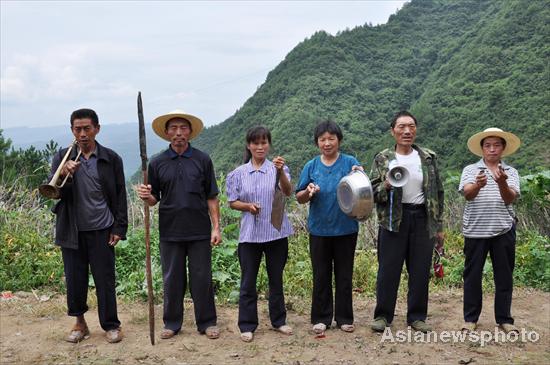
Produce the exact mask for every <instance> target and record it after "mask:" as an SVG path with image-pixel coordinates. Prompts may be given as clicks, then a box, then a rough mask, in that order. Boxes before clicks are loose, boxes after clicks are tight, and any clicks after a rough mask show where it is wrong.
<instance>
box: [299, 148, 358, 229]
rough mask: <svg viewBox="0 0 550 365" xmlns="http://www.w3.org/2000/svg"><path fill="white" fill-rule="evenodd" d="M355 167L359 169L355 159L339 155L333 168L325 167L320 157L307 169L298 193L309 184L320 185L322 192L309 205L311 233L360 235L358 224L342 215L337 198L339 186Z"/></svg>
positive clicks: (301, 176)
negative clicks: (357, 233) (358, 233)
mask: <svg viewBox="0 0 550 365" xmlns="http://www.w3.org/2000/svg"><path fill="white" fill-rule="evenodd" d="M353 165H357V166H359V165H360V164H359V162H358V161H357V159H356V158H355V157H353V156H350V155H346V154H344V153H340V156H338V159H337V160H336V161H335V162H334V163H333V164H332V165H331V166H326V165H325V164H323V162H321V156H317V157H315V158H314V159H312V160H310V161H308V162H307V163H306V165H305V166H304V169H303V170H302V174H301V175H300V181H299V182H298V186H296V192H298V191H301V190H304V189H305V188H306V187H307V186H308V184H309V183H314V184H316V185H319V187H320V189H321V190H320V191H319V192H318V193H317V194H315V195H314V196H313V198H312V199H311V201H310V203H309V217H308V220H307V223H308V228H309V233H311V234H313V235H315V236H344V235H348V234H352V233H356V232H357V231H359V224H358V223H357V221H355V220H354V219H352V218H350V217H348V216H347V215H346V214H344V212H342V210H341V209H340V206H339V205H338V200H337V198H336V188H337V187H338V183H339V182H340V180H341V179H342V178H343V177H344V176H346V175H347V174H349V173H350V172H351V168H352V166H353Z"/></svg>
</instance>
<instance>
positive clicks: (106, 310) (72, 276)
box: [52, 109, 128, 343]
mask: <svg viewBox="0 0 550 365" xmlns="http://www.w3.org/2000/svg"><path fill="white" fill-rule="evenodd" d="M99 129H100V125H99V120H98V117H97V114H96V112H95V111H93V110H91V109H79V110H76V111H74V112H73V113H72V114H71V131H72V133H73V135H74V137H75V139H76V141H77V143H78V149H79V150H80V152H81V155H80V156H79V157H78V158H76V156H77V151H76V149H73V150H72V151H71V152H70V154H71V156H70V159H69V160H67V162H65V164H64V165H63V166H62V167H61V172H60V178H61V179H64V178H65V177H67V176H69V177H71V176H72V179H70V178H69V179H68V180H67V182H66V184H65V185H63V187H61V188H60V200H59V202H58V203H57V204H56V205H55V206H54V208H53V212H54V213H55V214H56V226H55V243H56V244H57V245H59V246H61V252H62V255H63V264H64V268H65V280H66V284H67V307H68V314H69V316H74V317H76V323H75V325H74V327H73V329H72V330H71V333H70V334H69V336H68V337H67V338H66V340H67V341H69V342H74V343H76V342H79V341H81V340H83V339H85V338H87V336H88V335H89V334H90V331H89V329H88V325H87V324H86V320H85V319H84V313H86V311H87V310H88V305H87V303H86V302H87V295H88V272H89V271H88V267H90V268H91V270H92V276H93V278H94V283H95V287H96V293H97V306H98V314H99V323H100V325H101V328H103V330H105V336H106V338H107V341H108V342H111V343H114V342H120V341H121V340H122V332H121V328H120V321H119V320H118V316H117V303H116V291H115V250H114V246H115V245H116V244H117V242H118V241H119V240H121V239H126V238H125V236H126V230H127V228H128V216H127V203H126V183H125V180H124V172H123V171H124V169H123V165H122V159H121V158H120V156H119V155H118V154H116V152H114V151H113V150H111V149H109V148H107V147H104V146H102V145H100V144H99V143H98V142H97V141H96V140H95V137H96V135H97V134H98V133H99ZM66 152H67V149H62V150H60V151H59V152H58V153H57V154H56V155H55V156H54V158H53V162H52V175H54V173H55V172H56V171H57V170H58V168H59V165H60V163H61V160H62V158H63V156H65V154H66ZM75 158H76V159H77V160H76V161H74V160H73V159H75Z"/></svg>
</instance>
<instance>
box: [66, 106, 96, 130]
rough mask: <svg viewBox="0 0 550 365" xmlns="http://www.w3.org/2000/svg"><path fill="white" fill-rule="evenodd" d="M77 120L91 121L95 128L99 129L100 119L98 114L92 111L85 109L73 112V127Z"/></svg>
mask: <svg viewBox="0 0 550 365" xmlns="http://www.w3.org/2000/svg"><path fill="white" fill-rule="evenodd" d="M76 119H90V120H91V121H92V124H93V125H94V126H96V127H97V126H98V125H99V118H98V117H97V114H96V112H95V111H93V110H92V109H86V108H84V109H78V110H75V111H74V112H72V114H71V127H72V126H73V124H74V121H75V120H76Z"/></svg>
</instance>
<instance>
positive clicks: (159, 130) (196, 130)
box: [153, 109, 204, 141]
mask: <svg viewBox="0 0 550 365" xmlns="http://www.w3.org/2000/svg"><path fill="white" fill-rule="evenodd" d="M174 118H183V119H185V120H187V121H188V122H189V123H190V124H191V134H190V135H189V140H192V139H193V138H195V137H196V136H198V135H199V134H200V133H201V132H202V129H203V127H204V126H203V124H202V120H200V119H199V118H197V117H195V116H194V115H191V114H186V113H185V112H183V111H182V110H179V109H176V110H173V111H171V112H170V113H167V114H164V115H161V116H160V117H156V118H155V120H153V131H155V133H156V134H157V135H158V136H159V137H160V138H162V139H165V140H167V141H170V138H169V137H168V136H167V135H166V132H165V131H166V123H168V121H169V120H171V119H174Z"/></svg>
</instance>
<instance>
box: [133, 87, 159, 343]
mask: <svg viewBox="0 0 550 365" xmlns="http://www.w3.org/2000/svg"><path fill="white" fill-rule="evenodd" d="M137 105H138V121H139V152H140V156H141V172H142V174H143V184H145V185H147V144H146V142H145V122H144V121H143V105H142V103H141V91H140V92H138V99H137ZM143 209H144V211H145V217H144V221H143V224H144V225H145V270H146V272H147V303H148V304H149V338H150V339H151V345H154V344H155V307H154V305H153V276H152V274H151V239H150V235H149V226H150V223H149V204H147V202H143Z"/></svg>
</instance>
